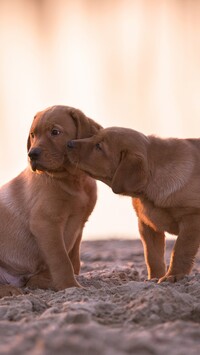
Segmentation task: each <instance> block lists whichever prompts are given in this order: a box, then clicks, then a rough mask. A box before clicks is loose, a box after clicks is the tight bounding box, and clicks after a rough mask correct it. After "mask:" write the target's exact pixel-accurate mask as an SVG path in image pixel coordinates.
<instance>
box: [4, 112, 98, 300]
mask: <svg viewBox="0 0 200 355" xmlns="http://www.w3.org/2000/svg"><path fill="white" fill-rule="evenodd" d="M99 128H100V126H99V125H98V124H97V123H96V122H94V121H93V120H91V119H89V118H87V117H86V116H85V115H84V114H83V113H82V112H81V111H79V110H76V109H74V108H71V107H67V106H53V107H50V108H48V109H46V110H44V111H42V112H39V113H38V114H37V115H36V116H35V118H34V120H33V123H32V126H31V129H30V135H29V138H28V155H29V160H30V165H31V167H32V169H30V167H29V166H28V167H27V168H26V169H25V170H24V171H23V172H22V173H21V174H20V175H19V176H17V177H16V178H14V179H13V180H12V181H10V182H8V183H7V184H6V185H4V186H2V187H1V188H0V216H1V221H0V245H1V248H0V284H1V286H0V297H2V296H5V295H7V294H16V293H20V290H18V289H17V288H15V287H20V286H25V285H26V286H29V287H40V288H53V289H55V290H61V289H64V288H67V287H71V286H79V284H78V282H77V281H76V279H75V276H74V273H75V274H78V273H79V270H80V257H79V246H80V242H81V237H82V231H83V227H84V224H85V222H86V221H87V219H88V217H89V215H90V214H91V212H92V210H93V208H94V205H95V203H96V182H95V180H94V179H91V178H90V177H89V176H87V175H86V174H85V173H83V172H81V171H80V170H79V169H77V168H76V167H74V166H72V164H71V163H70V162H69V160H68V159H67V156H66V142H67V141H68V140H69V139H75V138H83V137H89V136H91V135H93V134H94V133H95V132H97V130H99Z"/></svg>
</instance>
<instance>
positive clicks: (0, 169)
mask: <svg viewBox="0 0 200 355" xmlns="http://www.w3.org/2000/svg"><path fill="white" fill-rule="evenodd" d="M54 104H63V105H69V106H74V107H76V108H79V109H81V110H82V111H83V112H84V113H85V114H86V115H88V116H89V117H91V118H93V119H95V120H96V121H98V122H99V123H101V124H102V125H103V126H113V125H115V126H125V127H131V128H133V129H136V130H138V131H142V132H143V133H145V134H155V135H160V136H163V137H168V136H174V137H175V136H176V137H199V132H200V119H199V118H200V1H199V0H0V183H1V184H3V183H5V182H6V181H8V180H10V179H11V178H13V177H14V176H16V175H17V174H18V173H19V172H20V171H21V170H22V169H24V167H25V166H26V164H27V155H26V140H27V135H28V131H29V127H30V125H31V122H32V119H33V116H34V115H35V113H36V112H37V111H39V110H42V109H44V108H46V107H48V106H51V105H54ZM98 196H99V198H98V202H97V205H96V208H95V211H94V212H93V214H92V216H91V217H90V220H89V222H88V223H87V225H86V228H85V233H84V238H85V239H95V238H107V237H117V238H123V237H128V238H129V237H130V238H133V237H138V231H137V220H136V217H135V213H134V212H133V210H132V206H131V201H130V199H129V198H128V197H120V196H116V195H114V194H113V193H112V191H111V190H110V189H109V188H108V187H107V186H106V185H103V184H102V183H98Z"/></svg>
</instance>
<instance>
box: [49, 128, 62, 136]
mask: <svg viewBox="0 0 200 355" xmlns="http://www.w3.org/2000/svg"><path fill="white" fill-rule="evenodd" d="M60 133H61V132H60V131H59V129H57V128H53V129H52V130H51V135H52V136H58V135H59V134H60Z"/></svg>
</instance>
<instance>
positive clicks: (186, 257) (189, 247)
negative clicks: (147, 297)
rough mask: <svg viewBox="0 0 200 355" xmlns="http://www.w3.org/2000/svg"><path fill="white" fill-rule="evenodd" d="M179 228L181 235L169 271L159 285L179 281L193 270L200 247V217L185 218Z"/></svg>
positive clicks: (175, 246) (190, 216)
mask: <svg viewBox="0 0 200 355" xmlns="http://www.w3.org/2000/svg"><path fill="white" fill-rule="evenodd" d="M179 227H180V230H179V235H178V238H177V240H176V243H175V245H174V249H173V252H172V255H171V260H170V266H169V270H168V271H167V273H166V275H164V277H162V278H160V280H159V283H161V282H163V281H169V282H175V281H179V280H181V279H182V278H183V277H184V276H185V275H188V274H189V273H190V271H191V269H192V266H193V263H194V259H195V256H196V253H197V251H198V248H199V245H200V222H199V215H194V216H193V215H189V216H184V218H183V221H182V222H181V223H180V226H179Z"/></svg>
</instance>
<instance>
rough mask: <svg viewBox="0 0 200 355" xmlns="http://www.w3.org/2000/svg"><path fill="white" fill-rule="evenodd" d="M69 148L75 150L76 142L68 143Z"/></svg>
mask: <svg viewBox="0 0 200 355" xmlns="http://www.w3.org/2000/svg"><path fill="white" fill-rule="evenodd" d="M67 147H68V148H70V149H72V148H74V147H75V142H74V141H69V142H68V143H67Z"/></svg>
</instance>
